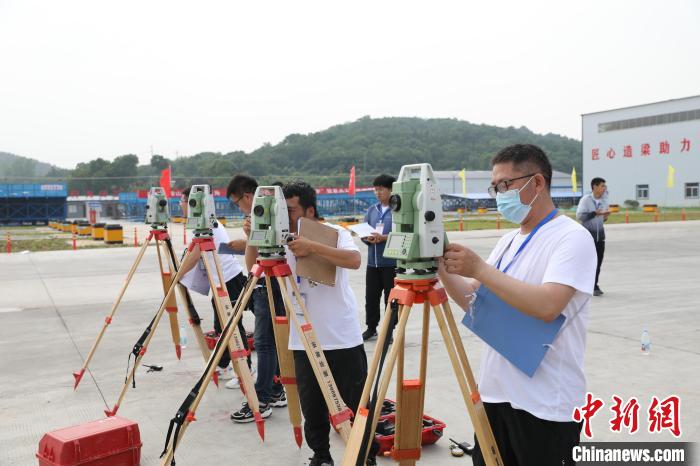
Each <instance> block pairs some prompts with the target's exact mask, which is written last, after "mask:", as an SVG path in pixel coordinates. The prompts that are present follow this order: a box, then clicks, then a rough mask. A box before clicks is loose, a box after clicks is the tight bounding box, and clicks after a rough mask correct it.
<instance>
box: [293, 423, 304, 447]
mask: <svg viewBox="0 0 700 466" xmlns="http://www.w3.org/2000/svg"><path fill="white" fill-rule="evenodd" d="M294 440H296V442H297V446H298V447H299V448H301V443H302V442H303V441H304V436H303V434H302V433H301V426H294Z"/></svg>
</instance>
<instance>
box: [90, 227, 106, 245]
mask: <svg viewBox="0 0 700 466" xmlns="http://www.w3.org/2000/svg"><path fill="white" fill-rule="evenodd" d="M92 239H94V240H95V241H102V240H103V239H105V224H104V223H96V224H94V225H93V226H92Z"/></svg>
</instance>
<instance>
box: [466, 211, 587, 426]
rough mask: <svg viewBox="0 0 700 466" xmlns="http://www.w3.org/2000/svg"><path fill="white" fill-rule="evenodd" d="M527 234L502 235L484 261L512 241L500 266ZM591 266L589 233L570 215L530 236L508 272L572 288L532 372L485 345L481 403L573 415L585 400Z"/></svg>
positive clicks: (564, 418)
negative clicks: (551, 337) (556, 328)
mask: <svg viewBox="0 0 700 466" xmlns="http://www.w3.org/2000/svg"><path fill="white" fill-rule="evenodd" d="M526 237H527V235H523V234H520V230H516V231H514V232H511V233H508V234H506V235H504V236H503V237H502V238H501V239H500V241H499V242H498V244H496V247H495V248H494V250H493V251H492V252H491V255H490V256H489V258H488V259H487V262H488V263H489V264H491V265H494V266H495V265H496V262H497V261H498V258H499V257H501V254H503V251H504V250H505V248H507V247H508V244H509V243H510V242H511V240H513V242H512V244H510V248H508V251H507V252H506V253H505V255H504V256H503V260H502V261H501V266H500V269H501V270H503V269H504V268H505V267H506V266H507V265H508V264H509V263H510V261H511V259H512V258H513V255H514V254H515V253H516V252H517V250H518V248H519V247H520V245H521V244H522V243H523V241H524V240H525V238H526ZM595 270H596V252H595V246H594V244H593V238H592V237H591V234H590V233H588V231H586V229H585V228H583V227H582V226H581V225H579V224H578V223H577V222H575V221H574V220H572V219H570V218H569V217H566V216H564V215H561V216H559V217H556V218H554V219H552V220H550V221H549V222H547V223H546V224H544V225H543V226H542V227H541V228H540V229H539V231H538V232H537V233H536V234H535V235H534V236H533V237H532V239H531V240H530V242H529V243H528V244H527V246H525V249H523V250H522V252H521V253H520V255H519V256H518V258H517V259H516V261H515V262H514V263H513V265H512V266H511V267H510V269H509V270H508V275H510V276H511V277H514V278H517V279H518V280H521V281H523V282H525V283H531V284H537V285H539V284H543V283H561V284H564V285H568V286H571V287H572V288H575V289H576V292H575V293H574V296H573V298H571V300H570V301H569V303H568V304H567V305H566V307H565V308H564V311H563V314H564V316H565V317H566V320H565V321H564V325H563V326H562V328H561V329H560V331H559V333H558V335H557V337H556V338H555V339H554V342H553V343H552V345H551V346H550V347H549V349H548V350H547V352H546V354H545V357H544V359H543V360H542V363H541V365H540V366H539V367H538V368H537V371H536V372H535V374H534V375H533V376H532V377H528V376H527V375H526V374H525V373H524V372H522V371H521V370H520V369H518V368H517V367H515V366H514V365H513V364H511V363H510V362H509V361H508V360H506V359H505V358H504V357H503V356H501V355H500V354H499V353H498V352H497V351H496V350H494V349H493V348H491V347H490V346H488V345H487V344H484V348H485V351H484V354H483V357H482V361H481V369H480V374H479V375H480V376H479V391H480V393H481V398H482V399H483V400H484V401H485V402H490V403H503V402H508V403H510V404H511V406H512V407H513V408H515V409H523V410H525V411H527V412H529V413H530V414H532V415H534V416H536V417H538V418H540V419H546V420H549V421H557V422H569V421H571V420H572V418H571V414H572V413H573V410H574V408H575V407H576V406H581V405H582V404H583V403H584V401H585V395H586V377H585V374H584V370H583V356H584V352H585V349H586V327H587V325H588V307H589V304H590V299H591V294H592V293H593V283H594V281H595Z"/></svg>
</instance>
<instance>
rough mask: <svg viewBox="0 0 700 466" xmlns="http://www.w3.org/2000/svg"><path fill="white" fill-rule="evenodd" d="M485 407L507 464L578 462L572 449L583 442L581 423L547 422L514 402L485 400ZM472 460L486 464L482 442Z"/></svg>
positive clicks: (546, 465) (476, 465)
mask: <svg viewBox="0 0 700 466" xmlns="http://www.w3.org/2000/svg"><path fill="white" fill-rule="evenodd" d="M484 407H485V408H486V414H487V415H488V418H489V423H490V424H491V429H492V430H493V435H494V437H495V438H496V444H498V450H499V452H500V453H501V459H502V460H503V464H504V465H505V466H531V465H532V466H534V465H537V466H550V465H551V466H562V465H573V464H575V463H574V461H573V459H572V456H571V450H572V448H573V447H575V446H576V445H578V444H579V436H580V434H581V426H582V424H581V423H579V422H573V421H572V422H554V421H545V420H544V419H539V418H537V417H535V416H533V415H532V414H530V413H528V412H527V411H523V410H521V409H514V408H513V407H511V405H510V403H484ZM474 440H475V441H476V435H475V436H474ZM472 461H473V463H474V466H482V465H485V464H486V463H485V462H484V458H483V456H482V455H481V450H480V448H479V442H476V448H474V454H473V456H472Z"/></svg>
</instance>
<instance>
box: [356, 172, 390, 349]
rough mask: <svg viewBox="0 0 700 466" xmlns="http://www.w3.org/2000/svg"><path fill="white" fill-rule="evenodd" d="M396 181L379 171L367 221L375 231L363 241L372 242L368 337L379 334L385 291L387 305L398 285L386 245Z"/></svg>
mask: <svg viewBox="0 0 700 466" xmlns="http://www.w3.org/2000/svg"><path fill="white" fill-rule="evenodd" d="M394 181H396V178H394V177H393V176H391V175H379V176H378V177H376V178H375V179H374V182H373V183H372V184H373V185H374V194H375V195H376V196H377V200H378V201H379V202H377V203H376V204H374V205H372V206H370V208H369V209H367V214H365V222H367V223H369V224H370V225H371V226H372V227H374V228H375V230H376V231H375V232H374V233H373V234H372V235H371V236H368V237H366V238H362V242H363V243H365V244H366V245H367V246H369V250H368V251H367V274H366V276H365V322H366V323H367V330H365V331H364V333H363V334H362V339H363V340H364V341H367V340H369V339H370V338H374V337H376V336H377V326H378V325H379V299H380V298H381V297H382V291H383V292H384V305H385V306H386V303H387V301H388V299H389V293H390V292H391V288H392V287H393V286H394V277H395V275H396V261H395V260H394V259H386V258H385V257H384V246H385V245H386V239H387V237H388V236H389V233H390V232H391V208H389V197H391V186H392V184H393V183H394Z"/></svg>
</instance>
